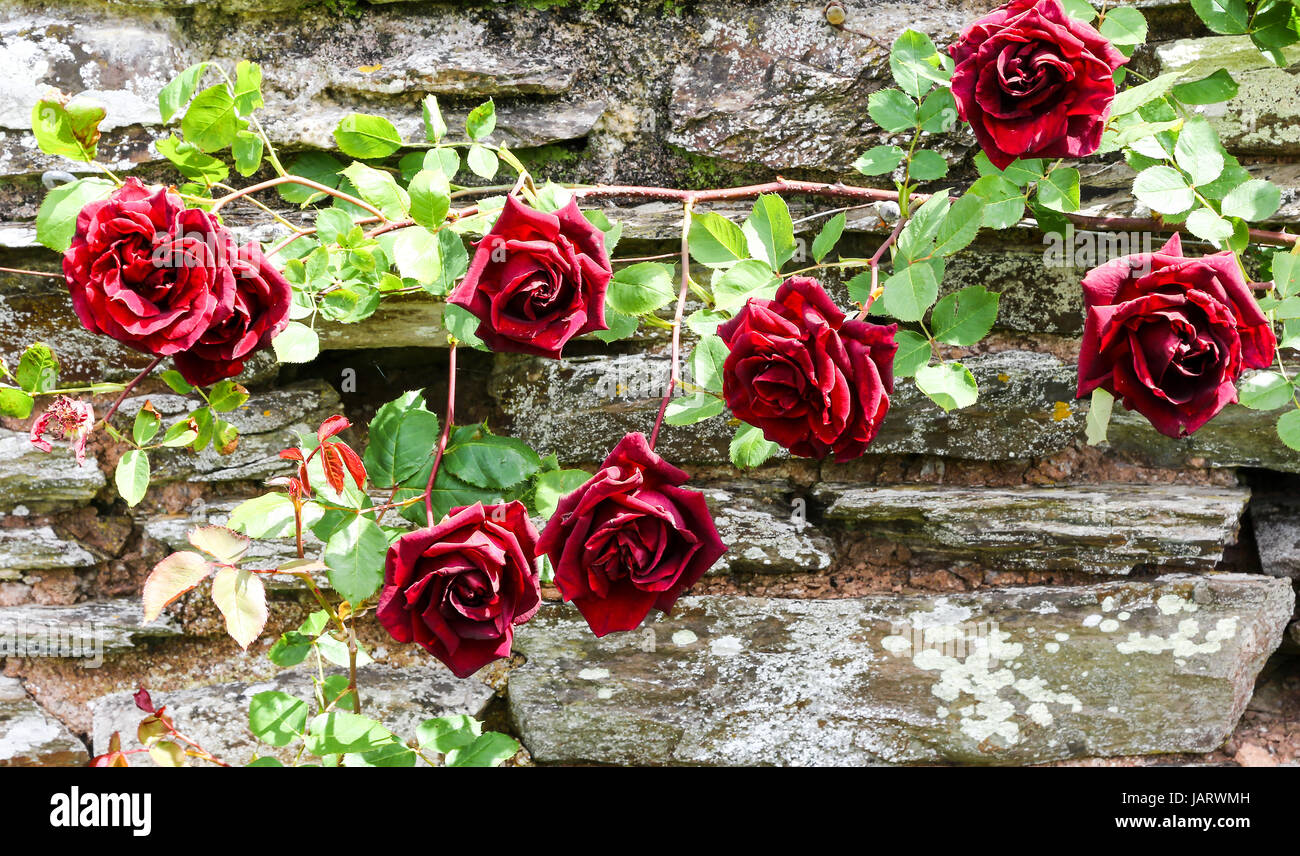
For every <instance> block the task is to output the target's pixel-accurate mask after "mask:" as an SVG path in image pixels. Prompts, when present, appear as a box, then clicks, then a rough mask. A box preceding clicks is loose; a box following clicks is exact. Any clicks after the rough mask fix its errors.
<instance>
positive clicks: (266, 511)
mask: <svg viewBox="0 0 1300 856" xmlns="http://www.w3.org/2000/svg"><path fill="white" fill-rule="evenodd" d="M372 426H373V423H372ZM373 437H374V435H373V433H372V434H371V438H372V440H371V442H373ZM367 451H369V450H368V449H367ZM366 469H367V471H368V472H369V470H370V467H369V466H367V467H366ZM370 475H371V476H372V477H373V475H374V473H373V472H371V473H370ZM320 515H321V510H320V506H318V505H316V504H315V503H308V504H306V505H305V506H304V507H303V526H304V527H309V526H311V525H312V524H313V523H315V522H316V520H319V519H320ZM226 525H227V526H229V527H230V528H231V529H233V530H235V531H236V532H243V533H244V534H245V535H247V536H249V537H250V538H288V537H290V536H292V535H293V534H294V523H293V502H292V501H291V500H290V499H289V497H288V496H286V495H285V494H283V493H268V494H263V495H262V496H256V497H253V498H252V499H247V500H244V501H243V502H241V503H240V504H239V505H237V506H235V508H234V509H233V510H232V511H231V512H230V518H229V519H228V520H227V521H226Z"/></svg>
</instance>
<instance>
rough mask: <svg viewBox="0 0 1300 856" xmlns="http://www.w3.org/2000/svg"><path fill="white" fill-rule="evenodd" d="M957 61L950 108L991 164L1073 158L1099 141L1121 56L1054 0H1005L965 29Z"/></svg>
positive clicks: (956, 50)
mask: <svg viewBox="0 0 1300 856" xmlns="http://www.w3.org/2000/svg"><path fill="white" fill-rule="evenodd" d="M948 52H949V53H950V54H952V57H953V59H955V60H956V61H957V65H956V68H955V69H954V70H953V75H952V94H953V97H954V98H956V100H957V114H958V115H959V116H960V117H961V119H962V121H964V122H969V123H970V126H971V130H973V131H974V132H975V139H976V140H978V141H979V144H980V148H982V149H983V150H984V154H986V155H988V158H989V160H990V161H992V162H993V164H994V165H995V166H997V167H998V168H999V169H1002V168H1005V167H1006V166H1007V165H1008V164H1010V163H1011V162H1012V161H1013V160H1015V159H1016V158H1077V157H1084V156H1086V155H1090V154H1092V153H1093V152H1095V151H1097V149H1098V148H1099V147H1100V146H1101V133H1102V131H1103V130H1104V129H1105V127H1106V120H1107V118H1108V117H1109V116H1110V103H1111V101H1113V100H1114V99H1115V81H1114V78H1113V77H1112V75H1113V74H1114V72H1115V69H1117V68H1119V67H1120V66H1121V65H1123V64H1124V63H1126V62H1128V59H1127V58H1126V57H1125V56H1124V55H1123V54H1121V53H1120V52H1119V51H1117V50H1116V49H1115V48H1114V47H1113V46H1112V45H1111V43H1110V42H1109V41H1107V40H1106V39H1105V38H1104V37H1103V36H1102V35H1101V34H1100V33H1098V32H1097V31H1096V30H1095V29H1093V28H1092V27H1091V26H1090V25H1088V24H1085V23H1083V22H1082V21H1076V20H1074V19H1073V18H1070V17H1069V16H1068V15H1066V13H1065V9H1063V8H1062V7H1061V4H1060V2H1059V0H1012V2H1010V3H1007V4H1005V5H1003V6H1000V7H998V8H997V9H996V10H994V11H993V12H992V13H990V14H988V15H986V16H984V17H983V18H980V19H979V20H978V21H976V22H975V23H974V24H971V25H970V26H969V27H967V28H966V30H965V32H963V33H962V34H961V37H960V38H959V39H958V40H957V43H956V44H954V45H951V46H950V47H949V48H948Z"/></svg>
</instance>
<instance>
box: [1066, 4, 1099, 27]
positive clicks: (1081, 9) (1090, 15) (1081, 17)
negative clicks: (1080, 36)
mask: <svg viewBox="0 0 1300 856" xmlns="http://www.w3.org/2000/svg"><path fill="white" fill-rule="evenodd" d="M1061 5H1062V6H1064V7H1065V14H1067V15H1069V16H1070V17H1071V18H1073V19H1074V20H1076V21H1083V22H1084V23H1085V24H1091V23H1092V22H1093V20H1094V19H1096V17H1097V10H1096V9H1094V8H1092V4H1091V3H1089V2H1088V0H1062V2H1061Z"/></svg>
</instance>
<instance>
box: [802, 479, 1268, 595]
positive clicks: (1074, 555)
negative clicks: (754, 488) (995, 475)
mask: <svg viewBox="0 0 1300 856" xmlns="http://www.w3.org/2000/svg"><path fill="white" fill-rule="evenodd" d="M813 495H814V496H815V497H816V498H817V499H818V500H819V501H820V502H822V503H825V505H826V508H825V511H824V512H823V514H824V516H825V517H826V518H827V519H830V520H837V521H843V522H844V523H845V524H847V525H849V526H851V527H852V528H854V529H855V530H858V531H861V532H863V533H866V534H868V535H871V536H874V537H878V538H884V539H887V540H889V541H894V542H898V543H901V544H904V545H906V546H907V547H908V549H909V550H911V551H912V552H913V553H915V554H918V555H921V556H924V557H927V558H930V559H933V560H938V561H949V562H952V563H954V564H955V565H959V566H960V565H966V564H974V565H981V566H985V567H989V568H991V569H994V570H1027V571H1063V570H1068V571H1085V572H1088V573H1095V574H1128V573H1130V572H1131V571H1133V570H1134V569H1149V568H1152V567H1160V566H1165V565H1172V566H1176V567H1179V568H1186V569H1195V570H1199V571H1210V570H1213V569H1214V567H1215V564H1216V563H1217V562H1219V560H1220V559H1222V558H1223V548H1224V546H1225V545H1228V544H1233V543H1236V540H1237V529H1238V526H1239V523H1240V520H1241V515H1242V513H1243V512H1244V511H1245V508H1246V502H1247V501H1248V500H1249V499H1250V490H1249V489H1247V488H1222V487H1220V488H1214V487H1193V486H1185V485H1133V484H1125V485H1119V484H1113V485H1095V486H1094V485H1089V486H1078V487H1060V488H1048V487H1032V488H1019V489H1009V488H1006V489H1004V488H978V487H977V488H962V487H953V486H948V485H941V486H899V487H855V486H852V485H843V484H821V485H818V486H817V487H816V489H815V490H814V493H813Z"/></svg>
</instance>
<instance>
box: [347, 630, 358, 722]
mask: <svg viewBox="0 0 1300 856" xmlns="http://www.w3.org/2000/svg"><path fill="white" fill-rule="evenodd" d="M348 690H349V691H350V692H351V693H352V712H353V713H360V712H361V693H360V692H359V691H358V690H357V627H356V616H355V615H350V616H348Z"/></svg>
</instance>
